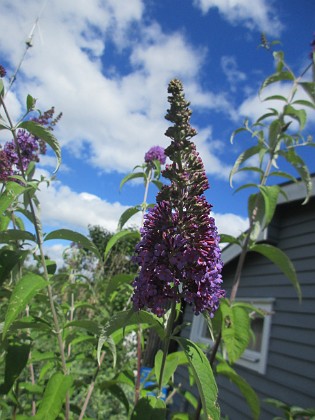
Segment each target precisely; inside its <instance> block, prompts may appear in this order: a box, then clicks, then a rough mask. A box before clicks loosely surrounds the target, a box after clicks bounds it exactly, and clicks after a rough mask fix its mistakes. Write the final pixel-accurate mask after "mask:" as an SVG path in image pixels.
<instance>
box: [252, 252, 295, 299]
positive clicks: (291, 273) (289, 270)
mask: <svg viewBox="0 0 315 420" xmlns="http://www.w3.org/2000/svg"><path fill="white" fill-rule="evenodd" d="M250 251H254V252H258V253H259V254H261V255H263V256H264V257H266V258H268V259H269V260H270V261H272V262H273V263H274V264H275V265H276V266H277V267H278V268H279V269H280V270H281V271H282V272H283V274H285V276H286V277H287V278H288V279H289V280H290V281H291V283H292V284H293V286H294V288H295V289H296V292H297V294H298V297H299V299H300V300H301V297H302V293H301V287H300V284H299V282H298V279H297V275H296V271H295V268H294V265H293V263H292V261H291V260H290V258H289V257H288V256H287V255H286V254H285V253H284V252H283V251H282V250H281V249H279V248H277V247H275V246H273V245H269V244H256V245H253V246H252V247H251V248H250Z"/></svg>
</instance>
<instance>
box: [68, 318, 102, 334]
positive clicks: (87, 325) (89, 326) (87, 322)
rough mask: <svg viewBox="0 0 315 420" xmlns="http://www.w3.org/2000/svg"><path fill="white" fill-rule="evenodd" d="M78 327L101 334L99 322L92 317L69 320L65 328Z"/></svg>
mask: <svg viewBox="0 0 315 420" xmlns="http://www.w3.org/2000/svg"><path fill="white" fill-rule="evenodd" d="M69 327H77V328H84V329H85V330H87V331H89V332H90V333H91V334H94V335H99V334H100V327H99V325H98V323H97V322H95V321H92V320H91V319H80V320H75V321H69V322H67V323H66V324H65V326H64V328H69Z"/></svg>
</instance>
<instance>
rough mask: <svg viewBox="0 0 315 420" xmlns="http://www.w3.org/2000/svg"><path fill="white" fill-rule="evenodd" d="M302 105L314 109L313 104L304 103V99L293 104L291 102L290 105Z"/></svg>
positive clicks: (314, 105)
mask: <svg viewBox="0 0 315 420" xmlns="http://www.w3.org/2000/svg"><path fill="white" fill-rule="evenodd" d="M293 104H294V105H303V106H307V107H309V108H312V109H315V104H313V103H312V102H310V101H305V100H304V99H298V100H296V101H294V102H292V105H293Z"/></svg>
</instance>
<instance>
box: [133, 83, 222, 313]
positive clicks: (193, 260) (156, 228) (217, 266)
mask: <svg viewBox="0 0 315 420" xmlns="http://www.w3.org/2000/svg"><path fill="white" fill-rule="evenodd" d="M168 91H169V93H170V94H171V95H170V96H169V98H168V100H169V102H170V104H171V107H170V110H169V111H168V113H167V115H166V119H167V120H169V121H171V122H173V123H174V125H173V126H172V127H170V128H168V130H167V131H166V135H167V136H168V137H170V138H171V139H172V141H171V144H170V146H169V147H167V149H166V150H165V154H166V156H168V157H169V158H170V159H171V161H172V162H173V163H172V164H171V165H167V166H166V168H165V170H164V171H163V172H162V174H163V176H164V177H165V178H168V179H169V180H170V185H167V186H164V187H163V188H162V190H161V191H160V192H159V194H158V196H157V204H156V205H155V207H154V208H153V209H150V210H149V212H148V213H147V214H146V215H145V219H144V225H143V228H142V229H141V241H140V242H139V243H138V245H137V247H136V255H135V257H134V261H135V262H136V263H138V264H139V266H140V272H139V275H138V277H137V278H136V279H135V281H134V294H133V298H132V299H133V303H134V306H135V308H136V309H143V308H147V309H149V310H151V311H152V312H153V313H155V314H156V315H158V316H162V315H164V313H165V312H166V311H167V309H168V308H169V306H170V302H171V301H172V300H175V301H176V302H179V301H180V300H182V299H183V300H184V301H186V302H187V303H189V304H191V305H192V306H193V310H194V313H195V314H196V315H198V314H199V313H201V312H204V311H207V312H208V313H209V315H210V316H211V317H212V316H213V314H214V312H215V311H216V310H217V308H218V306H219V300H220V298H222V297H224V296H225V292H224V291H223V290H222V288H221V285H222V277H221V270H222V265H223V264H222V261H221V251H220V248H219V240H220V238H219V236H218V234H217V229H216V226H215V222H214V219H213V218H212V217H211V216H210V211H211V207H212V206H211V205H210V204H209V203H208V202H207V200H206V198H205V197H204V196H203V193H204V191H205V190H206V189H208V188H209V184H208V180H207V177H206V174H205V170H204V166H203V163H202V160H201V158H200V157H199V155H198V153H197V152H196V147H195V145H194V143H192V142H191V141H190V140H189V139H190V138H191V137H193V136H195V135H196V131H195V130H194V129H193V128H192V127H191V126H190V123H189V120H190V115H191V111H190V109H189V108H188V106H189V103H188V102H186V101H185V97H184V94H183V87H182V84H181V82H180V81H179V80H173V81H171V83H170V84H169V89H168Z"/></svg>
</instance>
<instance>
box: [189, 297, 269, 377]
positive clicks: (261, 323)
mask: <svg viewBox="0 0 315 420" xmlns="http://www.w3.org/2000/svg"><path fill="white" fill-rule="evenodd" d="M238 300H240V301H242V302H248V303H251V304H252V305H254V306H256V307H257V308H260V309H262V310H263V311H265V312H266V313H267V315H265V317H264V318H262V317H259V316H255V317H254V318H253V319H252V321H251V327H252V330H253V332H254V335H255V340H252V341H251V342H250V344H249V345H248V347H247V349H246V350H245V352H244V353H243V355H242V357H241V358H240V359H239V360H238V361H237V362H235V363H236V364H238V365H240V366H244V367H247V368H248V369H252V370H255V371H257V372H259V373H262V374H264V373H265V371H266V365H267V355H268V346H269V335H270V328H271V316H272V315H271V313H272V305H273V302H274V299H272V298H261V299H257V298H255V299H248V298H246V299H244V298H239V299H238ZM190 338H191V340H193V341H196V342H199V343H203V344H211V343H212V340H211V338H210V335H209V331H208V328H207V325H206V322H205V320H204V318H203V316H202V315H199V316H194V318H193V323H192V327H191V333H190Z"/></svg>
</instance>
